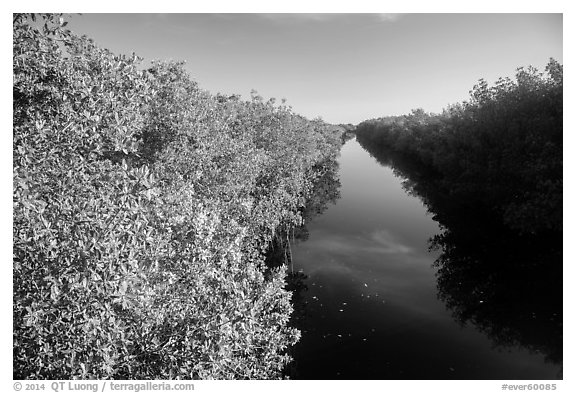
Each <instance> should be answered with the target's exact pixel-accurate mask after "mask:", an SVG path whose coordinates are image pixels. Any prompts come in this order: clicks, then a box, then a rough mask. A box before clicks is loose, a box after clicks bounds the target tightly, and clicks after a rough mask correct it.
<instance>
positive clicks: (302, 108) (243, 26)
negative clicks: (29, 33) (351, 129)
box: [68, 13, 563, 124]
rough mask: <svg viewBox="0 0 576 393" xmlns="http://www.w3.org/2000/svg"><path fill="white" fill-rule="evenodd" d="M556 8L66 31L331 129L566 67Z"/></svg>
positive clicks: (108, 25) (186, 16) (168, 19)
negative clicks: (180, 67) (280, 105)
mask: <svg viewBox="0 0 576 393" xmlns="http://www.w3.org/2000/svg"><path fill="white" fill-rule="evenodd" d="M562 25H563V16H562V14H559V13H556V14H553V13H540V14H535V13H532V14H530V13H522V14H520V13H519V14H511V13H500V14H496V13H493V14H478V13H466V14H455V13H444V14H443V13H433V14H432V13H429V14H416V13H411V14H378V13H372V14H357V13H347V14H345V13H331V14H309V13H308V14H307V13H300V14H285V13H274V14H223V13H220V14H201V13H179V14H125V13H124V14H94V13H84V14H82V15H73V16H72V17H71V18H69V24H68V27H69V28H70V29H71V30H72V31H74V32H76V33H78V34H86V35H88V36H89V37H91V38H93V39H94V40H95V42H96V43H97V44H98V45H99V46H101V47H104V48H108V49H110V50H112V51H113V52H114V53H117V54H130V53H132V52H135V53H136V54H137V55H139V56H141V57H143V58H144V59H145V61H151V60H168V59H172V60H184V61H186V69H187V70H188V71H189V72H190V75H191V76H192V78H193V79H194V80H196V81H197V82H198V84H199V86H200V87H201V88H203V89H206V90H208V91H210V92H212V93H217V92H220V93H224V94H240V95H242V97H243V98H245V99H248V98H249V97H250V91H251V90H253V89H254V90H256V91H257V92H258V93H259V94H260V95H261V96H263V97H264V98H266V99H268V98H276V99H278V100H280V99H282V98H285V99H286V100H287V104H288V105H290V106H292V107H293V109H294V111H295V112H297V113H300V114H302V115H304V116H306V117H307V118H310V119H311V118H316V117H321V118H322V119H324V120H325V121H327V122H329V123H333V124H340V123H352V124H357V123H359V122H361V121H363V120H367V119H372V118H377V117H382V116H388V115H400V114H405V113H409V112H410V111H411V110H412V109H416V108H423V109H424V110H425V111H427V112H434V113H437V112H441V111H442V109H443V108H445V107H446V106H448V105H449V104H453V103H457V102H461V101H463V100H466V99H468V97H469V91H470V90H471V89H472V87H473V86H474V84H476V83H477V81H478V80H479V79H480V78H484V79H486V80H487V81H488V82H489V83H493V82H494V81H496V80H497V79H498V77H501V76H502V77H505V76H513V75H514V73H515V70H516V68H518V67H520V66H528V65H532V66H534V67H536V68H538V69H539V70H541V71H544V68H545V66H546V64H547V62H548V60H549V58H550V57H553V58H555V59H556V60H558V61H559V62H561V63H563V53H562V39H563V37H562V27H563V26H562Z"/></svg>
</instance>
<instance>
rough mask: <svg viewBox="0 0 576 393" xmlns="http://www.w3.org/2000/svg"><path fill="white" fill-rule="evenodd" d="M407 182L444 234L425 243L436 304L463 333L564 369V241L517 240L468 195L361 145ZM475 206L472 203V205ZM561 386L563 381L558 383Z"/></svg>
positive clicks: (547, 237)
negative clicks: (432, 255)
mask: <svg viewBox="0 0 576 393" xmlns="http://www.w3.org/2000/svg"><path fill="white" fill-rule="evenodd" d="M362 147H363V148H364V149H365V150H367V151H368V152H369V153H370V155H371V156H373V157H374V158H375V159H376V160H377V161H378V162H379V163H380V164H382V165H386V166H391V167H392V168H393V169H394V172H395V174H396V175H397V176H398V177H400V178H402V179H404V180H403V188H404V189H405V190H406V192H408V193H409V194H411V195H414V196H417V197H418V198H420V199H421V200H422V202H423V203H424V204H425V206H426V208H427V209H428V212H429V213H430V214H431V215H432V218H433V219H434V220H435V221H437V222H438V223H439V224H440V227H441V233H440V234H438V235H436V236H434V237H433V238H431V239H430V249H431V250H435V251H439V252H440V255H439V257H438V258H437V260H436V261H435V267H436V268H437V271H436V278H437V290H438V298H439V299H440V300H442V301H443V302H444V303H445V305H446V307H447V309H448V310H449V311H450V312H451V313H452V316H453V318H454V319H455V320H456V321H457V322H458V323H459V324H461V325H467V324H468V325H471V326H474V328H475V329H476V330H478V331H479V332H481V333H483V334H484V335H486V336H487V337H488V338H489V339H490V340H491V341H492V343H493V345H494V346H495V347H497V348H499V349H501V350H505V351H506V350H514V349H520V348H522V349H525V350H528V351H529V352H531V353H538V354H542V355H543V356H544V357H545V360H546V362H550V363H552V364H554V365H557V366H560V369H561V367H562V359H563V355H562V341H563V339H562V236H561V233H560V234H558V233H547V234H540V235H539V236H538V237H535V236H531V235H518V234H517V233H514V232H513V231H511V230H509V229H508V228H507V227H506V226H505V225H503V223H501V222H500V221H499V219H498V218H497V216H496V215H495V214H493V210H491V209H490V208H489V207H481V206H479V205H478V204H477V203H476V202H475V197H474V195H472V191H470V195H467V193H466V190H462V189H459V190H458V198H454V192H453V190H450V189H449V186H446V185H442V186H440V184H441V182H439V181H437V180H438V179H437V178H436V176H435V174H434V173H433V172H431V171H429V170H428V169H427V168H423V167H422V166H419V165H418V163H417V162H414V161H413V160H409V159H406V158H404V157H401V156H398V155H394V154H393V153H391V152H386V151H382V149H378V148H374V147H371V146H368V145H366V144H363V145H362ZM470 201H474V202H472V203H471V202H470ZM558 378H562V376H561V375H558Z"/></svg>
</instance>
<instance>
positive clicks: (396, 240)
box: [289, 140, 561, 379]
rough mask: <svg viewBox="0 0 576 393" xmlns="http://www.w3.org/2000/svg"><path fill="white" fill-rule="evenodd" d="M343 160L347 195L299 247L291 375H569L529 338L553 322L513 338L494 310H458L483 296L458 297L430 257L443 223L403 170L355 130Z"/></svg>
mask: <svg viewBox="0 0 576 393" xmlns="http://www.w3.org/2000/svg"><path fill="white" fill-rule="evenodd" d="M339 165H340V169H339V177H340V182H341V187H340V193H341V197H340V198H339V199H338V200H337V202H336V204H332V205H330V207H329V208H328V209H327V210H326V211H325V212H324V213H323V214H322V215H320V216H317V217H315V218H314V219H313V220H312V221H311V222H308V223H307V230H308V236H307V240H306V241H301V242H296V244H294V245H293V246H292V252H293V263H294V270H296V271H299V272H301V274H300V278H301V283H300V284H301V287H305V289H304V290H301V291H298V293H296V294H295V302H296V309H297V311H296V316H297V318H296V319H297V320H296V325H297V326H298V327H299V328H300V329H301V330H302V332H303V334H302V339H301V341H300V343H299V344H297V345H296V346H295V348H294V349H293V353H292V355H293V357H294V359H295V361H294V363H293V365H292V369H291V370H290V372H289V374H290V376H291V378H295V379H555V378H561V364H559V362H554V361H550V360H549V359H548V360H546V354H545V353H543V352H545V351H543V350H542V345H540V346H538V345H531V343H532V341H534V340H532V341H530V340H531V339H532V336H533V335H537V336H538V335H539V334H547V333H546V332H547V331H546V329H539V328H538V327H534V328H532V327H531V326H528V327H527V329H528V332H524V326H526V324H525V323H523V322H522V323H518V324H517V325H518V326H521V327H520V328H519V329H516V330H514V331H513V333H514V334H515V335H514V336H510V337H512V338H510V339H509V337H508V335H507V334H508V333H502V332H508V331H510V330H512V329H510V328H509V327H508V325H507V321H504V322H502V321H498V322H495V321H494V320H496V319H497V318H492V317H491V315H493V314H490V313H486V312H484V311H483V313H478V312H476V311H474V312H472V315H474V318H472V319H474V320H473V321H470V320H469V321H468V322H467V323H466V318H468V317H463V316H462V314H465V315H468V314H470V312H469V311H470V310H476V308H477V305H478V306H479V307H480V309H481V310H485V309H484V308H482V307H484V306H485V305H483V304H482V303H483V300H478V298H474V300H473V302H474V305H473V306H472V307H470V305H469V304H466V301H467V300H466V301H464V303H465V304H464V305H463V304H461V303H462V302H461V299H463V298H465V299H467V298H466V295H464V296H462V295H461V294H457V293H453V292H451V289H449V285H448V284H447V283H450V282H451V278H452V277H450V275H449V274H448V275H447V273H445V272H444V273H443V274H444V276H443V277H444V278H443V279H442V280H441V282H442V285H441V286H440V287H441V288H440V289H442V291H440V289H439V283H438V279H439V276H438V274H437V270H438V269H437V267H434V266H433V264H434V261H435V260H436V259H437V258H438V257H439V255H440V254H441V251H434V252H430V251H429V239H430V238H431V237H432V236H434V235H437V234H440V233H441V229H440V228H439V225H438V223H437V222H435V221H434V220H433V219H432V217H431V216H430V214H428V213H427V208H426V206H424V204H423V203H422V201H421V200H420V199H419V198H418V197H416V196H411V195H409V194H408V193H407V192H406V191H405V189H403V187H402V181H403V180H404V179H403V178H401V177H398V176H396V175H395V173H394V171H393V169H392V168H391V167H389V166H383V165H381V164H379V163H378V162H377V161H376V160H375V159H374V158H372V157H371V156H370V155H369V154H368V153H367V152H366V151H364V150H363V149H362V147H361V146H360V145H359V144H358V142H356V140H350V141H348V142H347V143H346V144H345V145H344V146H343V148H342V152H341V156H340V158H339ZM445 270H446V269H445ZM474 274H477V273H474ZM473 277H474V275H473ZM478 279H479V280H483V278H482V277H480V276H479V277H478ZM457 280H461V277H460V276H458V278H457ZM458 284H460V281H458ZM457 286H458V285H457ZM447 302H448V303H450V304H451V305H452V308H450V307H447ZM487 303H488V301H487ZM495 309H498V310H500V309H499V308H498V306H497V305H496V307H495ZM490 310H492V309H491V308H490ZM466 313H468V314H466ZM478 315H480V316H478ZM482 315H486V317H485V318H484V319H482ZM511 318H513V319H514V318H516V317H515V316H514V315H511ZM469 319H470V318H469ZM501 319H502V318H501ZM503 319H504V320H506V318H503ZM502 325H504V326H505V328H501V326H502ZM528 325H529V324H528ZM513 326H516V325H513ZM546 326H548V325H546ZM554 326H556V325H554ZM517 330H521V332H520V333H517ZM542 331H543V333H542ZM525 333H526V334H525ZM526 335H527V336H529V339H528V341H529V343H528V344H526V345H522V343H526V340H525V339H524V337H525V336H526ZM502 337H505V339H504V340H502ZM518 337H519V338H518ZM538 337H540V336H538ZM507 339H509V340H508V341H510V343H506V342H502V341H506V340H507ZM536 341H537V340H536ZM544 347H545V345H544ZM555 349H556V348H555ZM560 351H561V350H560Z"/></svg>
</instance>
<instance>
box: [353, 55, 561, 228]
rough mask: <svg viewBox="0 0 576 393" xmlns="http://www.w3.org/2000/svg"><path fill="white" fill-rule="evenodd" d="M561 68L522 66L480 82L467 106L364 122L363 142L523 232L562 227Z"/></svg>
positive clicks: (361, 126)
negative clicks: (428, 173) (431, 175)
mask: <svg viewBox="0 0 576 393" xmlns="http://www.w3.org/2000/svg"><path fill="white" fill-rule="evenodd" d="M562 88H563V82H562V66H561V65H560V64H559V63H558V62H556V61H554V60H552V59H551V60H550V62H549V64H548V66H547V67H546V74H545V75H544V74H541V73H539V72H538V71H537V70H536V69H534V68H532V67H529V68H528V69H523V68H520V69H518V71H517V74H516V80H512V79H510V78H505V79H504V78H502V79H500V80H498V81H497V83H496V84H495V85H494V86H492V87H489V86H488V84H487V83H486V82H485V81H483V80H481V81H480V82H479V83H478V85H476V86H474V89H473V90H472V91H471V97H470V100H469V101H468V102H464V103H463V104H457V105H453V106H451V107H449V108H447V109H445V110H444V111H443V113H441V114H438V115H433V114H428V113H425V112H424V111H423V110H421V109H419V110H415V111H413V112H412V113H411V114H409V115H405V116H395V117H388V118H382V119H375V120H369V121H365V122H363V123H360V124H359V125H358V126H357V129H356V132H357V137H358V140H359V142H360V143H362V144H363V145H364V146H366V147H367V148H369V149H371V150H374V151H378V150H390V151H392V152H395V153H399V154H402V155H404V156H405V157H409V158H411V159H412V160H413V161H415V162H418V163H419V164H420V165H421V166H422V168H426V169H429V170H432V171H434V172H435V175H436V176H437V178H438V181H437V183H438V186H439V187H443V188H444V190H445V192H446V194H448V195H450V196H451V198H452V199H453V200H455V201H456V200H462V201H467V202H469V204H470V206H482V207H485V208H488V209H490V210H492V211H493V212H494V213H495V214H497V215H499V216H500V217H501V219H502V220H503V221H504V222H505V223H506V224H507V225H508V226H509V227H510V228H513V229H515V230H517V231H519V232H522V233H526V234H537V233H541V232H549V231H553V232H558V231H561V230H562V127H563V125H562V124H563V123H562V105H563V99H562Z"/></svg>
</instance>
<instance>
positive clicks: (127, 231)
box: [13, 15, 341, 379]
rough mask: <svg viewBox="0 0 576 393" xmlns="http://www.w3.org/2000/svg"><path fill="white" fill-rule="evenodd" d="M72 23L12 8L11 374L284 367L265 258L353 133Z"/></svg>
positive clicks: (280, 322) (283, 301)
mask: <svg viewBox="0 0 576 393" xmlns="http://www.w3.org/2000/svg"><path fill="white" fill-rule="evenodd" d="M42 24H43V25H44V26H42ZM64 25H65V22H63V21H62V20H61V19H60V20H59V18H58V16H45V17H44V20H43V21H42V23H41V24H38V23H34V22H33V21H32V17H31V16H24V15H15V16H14V30H13V32H14V37H13V38H14V41H13V50H14V53H13V54H14V57H13V59H14V92H13V93H14V117H13V122H14V136H13V152H14V161H13V200H14V206H13V221H14V222H13V223H14V226H13V227H14V230H13V234H14V244H13V255H14V257H13V258H14V259H13V260H14V269H13V273H14V299H13V318H14V332H13V334H14V378H16V379H23V378H30V379H44V378H48V379H70V378H92V379H104V378H116V379H129V378H135V379H150V378H152V379H163V378H184V379H190V378H202V379H212V378H226V379H238V378H277V377H280V376H281V371H282V369H283V368H284V367H285V365H286V364H287V363H288V362H289V357H288V356H287V355H286V352H285V350H286V348H287V347H289V346H290V345H292V344H294V343H295V342H296V341H297V340H298V338H299V331H298V330H295V329H293V328H290V327H289V326H288V325H287V324H288V320H289V317H290V314H291V312H292V306H291V304H290V293H289V292H288V291H286V290H285V288H284V287H285V281H284V278H285V274H286V272H285V268H284V267H281V268H277V269H273V270H271V271H268V269H267V268H266V266H265V264H264V256H263V255H264V253H265V251H266V249H267V247H268V244H269V243H270V241H271V239H272V238H273V237H274V235H275V233H276V231H277V230H278V228H279V227H280V226H292V225H298V224H300V223H301V214H300V211H301V210H302V208H303V205H304V202H305V200H306V197H307V195H308V193H309V192H310V190H311V188H312V184H313V181H314V180H315V178H316V177H318V176H321V175H322V172H321V171H319V170H318V165H319V164H320V163H322V162H325V161H326V160H327V159H329V158H333V157H334V156H335V155H336V154H337V152H338V150H339V147H340V143H341V142H340V141H341V135H340V134H341V132H339V131H336V130H334V129H332V128H331V127H329V126H328V125H326V124H324V123H323V122H322V121H320V120H315V121H309V120H306V119H305V118H303V117H301V116H298V115H296V114H294V113H293V112H292V111H291V109H290V108H288V107H286V106H283V105H281V106H275V105H274V102H273V101H272V100H271V101H268V102H264V101H263V100H262V98H260V97H258V96H253V97H252V100H251V101H248V102H245V101H241V100H239V99H238V98H236V97H234V96H232V97H224V96H221V95H216V96H214V95H211V94H209V93H207V92H205V91H203V90H201V89H200V88H198V86H197V84H196V83H195V82H193V81H192V80H191V79H190V76H189V75H188V74H187V73H186V71H185V70H184V68H183V65H182V64H180V63H155V64H153V66H152V67H151V68H150V69H147V70H142V69H141V68H142V67H141V66H140V65H139V62H140V59H139V58H137V57H136V56H129V57H126V56H116V55H114V54H112V53H111V52H109V51H107V50H104V49H101V48H98V47H97V46H96V45H95V44H94V43H93V42H92V41H91V40H89V39H87V38H86V37H77V36H75V35H73V34H72V33H70V32H69V31H67V30H65V29H64Z"/></svg>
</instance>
